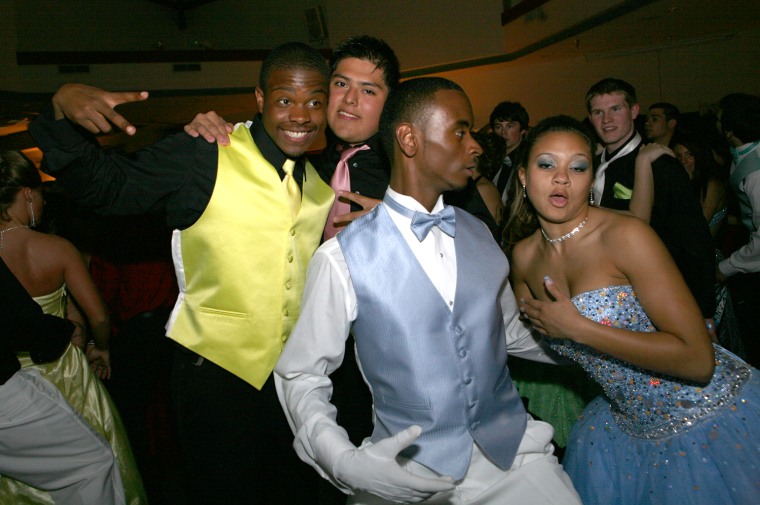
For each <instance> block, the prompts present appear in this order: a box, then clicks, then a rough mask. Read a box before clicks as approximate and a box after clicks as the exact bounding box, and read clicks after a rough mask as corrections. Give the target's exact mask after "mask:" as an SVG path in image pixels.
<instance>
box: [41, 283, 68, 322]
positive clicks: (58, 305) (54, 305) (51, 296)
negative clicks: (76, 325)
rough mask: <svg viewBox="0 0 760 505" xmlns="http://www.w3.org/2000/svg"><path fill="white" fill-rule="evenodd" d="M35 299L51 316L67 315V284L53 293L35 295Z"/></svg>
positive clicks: (43, 310)
mask: <svg viewBox="0 0 760 505" xmlns="http://www.w3.org/2000/svg"><path fill="white" fill-rule="evenodd" d="M34 301H35V302H37V304H38V305H39V306H40V307H42V312H44V313H45V314H50V315H51V316H58V317H64V318H65V317H66V284H63V285H61V287H60V288H58V289H56V290H55V291H53V292H52V293H48V294H46V295H41V296H35V297H34Z"/></svg>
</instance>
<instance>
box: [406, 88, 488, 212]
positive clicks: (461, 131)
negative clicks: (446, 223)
mask: <svg viewBox="0 0 760 505" xmlns="http://www.w3.org/2000/svg"><path fill="white" fill-rule="evenodd" d="M428 107H429V111H428V114H427V117H426V119H424V120H423V121H422V124H420V125H419V126H415V128H414V131H415V134H416V138H417V148H418V150H417V153H416V156H415V167H416V170H415V174H416V183H417V184H416V186H417V188H418V190H420V191H425V192H429V194H431V195H435V198H436V199H437V197H438V196H437V195H439V194H440V193H442V192H444V191H449V190H452V189H462V188H464V187H465V186H467V181H468V179H469V178H471V177H472V176H473V171H474V170H475V167H476V165H477V157H478V156H479V155H480V153H481V152H482V149H481V148H480V145H479V144H478V143H477V142H476V141H475V139H474V138H473V137H472V135H471V132H470V130H471V129H472V124H473V121H474V119H473V114H472V106H471V105H470V100H469V99H468V98H467V95H465V94H464V93H463V92H461V91H457V90H441V91H437V92H436V93H435V101H434V102H433V103H432V104H430V105H428ZM412 196H414V195H412ZM419 201H422V200H419Z"/></svg>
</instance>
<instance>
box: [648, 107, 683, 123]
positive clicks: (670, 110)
mask: <svg viewBox="0 0 760 505" xmlns="http://www.w3.org/2000/svg"><path fill="white" fill-rule="evenodd" d="M652 109H662V113H663V114H664V115H665V120H666V121H670V120H671V119H675V120H676V121H678V120H679V119H681V111H680V110H678V107H676V106H675V105H673V104H672V103H668V102H657V103H653V104H652V105H650V106H649V110H652Z"/></svg>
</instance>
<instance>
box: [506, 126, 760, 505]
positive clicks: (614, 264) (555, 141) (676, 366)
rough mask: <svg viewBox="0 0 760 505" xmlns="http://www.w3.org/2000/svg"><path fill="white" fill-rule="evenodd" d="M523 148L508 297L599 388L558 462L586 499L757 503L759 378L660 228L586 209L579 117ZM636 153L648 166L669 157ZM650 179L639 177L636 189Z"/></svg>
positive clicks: (588, 150) (544, 130) (585, 152)
mask: <svg viewBox="0 0 760 505" xmlns="http://www.w3.org/2000/svg"><path fill="white" fill-rule="evenodd" d="M527 141H528V149H527V154H526V157H525V159H524V160H523V164H522V166H521V167H520V169H519V172H518V175H519V181H520V184H521V186H524V187H525V193H524V195H525V197H524V198H522V199H520V200H521V201H520V202H517V203H516V204H515V205H514V207H513V221H512V223H511V226H510V228H509V230H510V238H511V239H512V240H515V241H516V242H517V240H519V239H522V240H520V241H519V242H518V243H517V244H516V245H515V247H514V250H513V255H512V257H513V263H512V269H513V270H512V285H513V289H514V290H515V293H516V296H517V299H518V300H520V303H521V310H522V312H523V314H524V316H525V317H526V318H527V319H529V320H530V322H531V323H532V324H533V325H534V327H535V328H536V329H537V330H538V331H539V332H540V333H542V334H544V335H547V336H548V337H551V338H549V339H547V342H548V343H549V345H550V346H551V347H552V348H553V349H554V350H555V351H556V352H557V353H558V354H560V355H562V356H564V357H566V358H570V359H572V360H573V361H575V362H576V363H578V364H579V365H580V366H581V367H582V368H583V369H584V370H585V371H586V373H587V374H588V375H589V376H590V377H591V378H592V379H594V380H595V381H596V382H597V383H598V384H599V385H600V386H601V387H602V389H603V394H602V395H601V396H599V397H598V398H597V399H595V400H594V401H593V402H591V403H590V404H589V405H588V406H587V407H586V409H585V410H584V411H583V414H582V415H581V418H580V419H579V421H578V422H577V423H576V425H575V427H574V428H573V431H572V433H571V434H570V437H569V441H568V446H567V452H566V454H565V459H564V461H563V464H564V466H565V469H566V471H567V473H568V474H569V475H570V477H571V479H572V480H573V483H574V485H575V487H576V489H577V490H578V492H579V494H580V495H581V498H582V499H583V502H584V503H586V504H589V505H595V504H613V503H614V504H615V505H620V504H623V505H625V504H631V505H633V504H636V505H640V504H678V505H683V504H713V503H715V504H717V503H720V504H733V503H735V504H744V503H757V496H758V491H759V490H760V376H759V375H758V371H757V370H755V369H754V368H752V367H750V366H749V365H747V364H746V363H744V362H743V361H742V360H741V359H739V358H737V357H736V356H734V355H733V354H731V353H730V352H728V351H726V350H724V349H722V348H721V347H720V346H717V345H715V346H714V345H713V344H712V343H711V342H710V338H709V334H708V332H707V329H706V327H705V324H704V320H703V319H702V316H701V314H700V312H699V309H698V308H697V305H696V302H695V301H694V300H693V298H692V296H691V294H690V293H689V290H688V288H687V287H686V284H685V283H684V281H683V278H682V277H681V276H680V273H679V272H678V270H677V268H676V266H675V264H674V263H673V260H672V259H671V257H670V255H669V254H668V253H667V250H666V249H665V247H664V245H663V244H662V243H661V242H660V240H659V239H658V237H657V236H656V234H655V233H654V232H653V231H652V229H651V228H649V227H648V226H647V225H646V224H644V223H643V222H642V221H640V220H638V219H636V218H633V217H629V216H625V215H622V214H620V213H616V212H613V211H608V210H605V209H599V208H596V207H593V206H591V205H589V191H590V189H591V185H592V182H593V180H594V174H593V167H592V152H593V151H592V141H591V138H590V136H589V134H588V133H587V132H586V131H585V130H584V129H583V126H582V125H580V123H578V122H577V121H576V120H574V119H572V118H569V117H562V116H560V117H555V118H549V119H547V120H544V121H542V122H541V123H539V125H537V126H536V127H535V128H534V129H533V130H532V131H531V133H530V135H529V137H528V139H527ZM641 153H642V154H640V155H639V158H640V165H641V167H642V169H641V172H644V171H645V170H646V169H649V168H650V167H648V166H647V164H649V165H651V160H653V159H655V158H656V156H658V155H659V154H660V153H661V151H658V150H657V148H652V149H646V150H644V149H642V151H641ZM638 166H639V162H637V167H638ZM649 172H650V175H651V170H649ZM639 182H641V183H642V184H641V185H639ZM648 184H651V177H650V179H649V180H647V179H646V177H645V176H644V177H642V178H641V179H639V172H638V171H637V179H636V187H637V191H639V190H641V191H649V190H651V186H648ZM520 192H522V187H521V188H520ZM634 198H635V195H634ZM514 216H516V217H514ZM515 219H517V221H515ZM508 226H509V225H508Z"/></svg>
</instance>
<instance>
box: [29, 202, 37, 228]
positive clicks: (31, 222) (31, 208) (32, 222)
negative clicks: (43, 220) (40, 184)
mask: <svg viewBox="0 0 760 505" xmlns="http://www.w3.org/2000/svg"><path fill="white" fill-rule="evenodd" d="M27 204H28V205H29V213H30V214H31V219H30V220H29V228H34V227H35V226H37V220H36V219H35V218H34V205H32V200H29V201H28V202H27Z"/></svg>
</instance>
